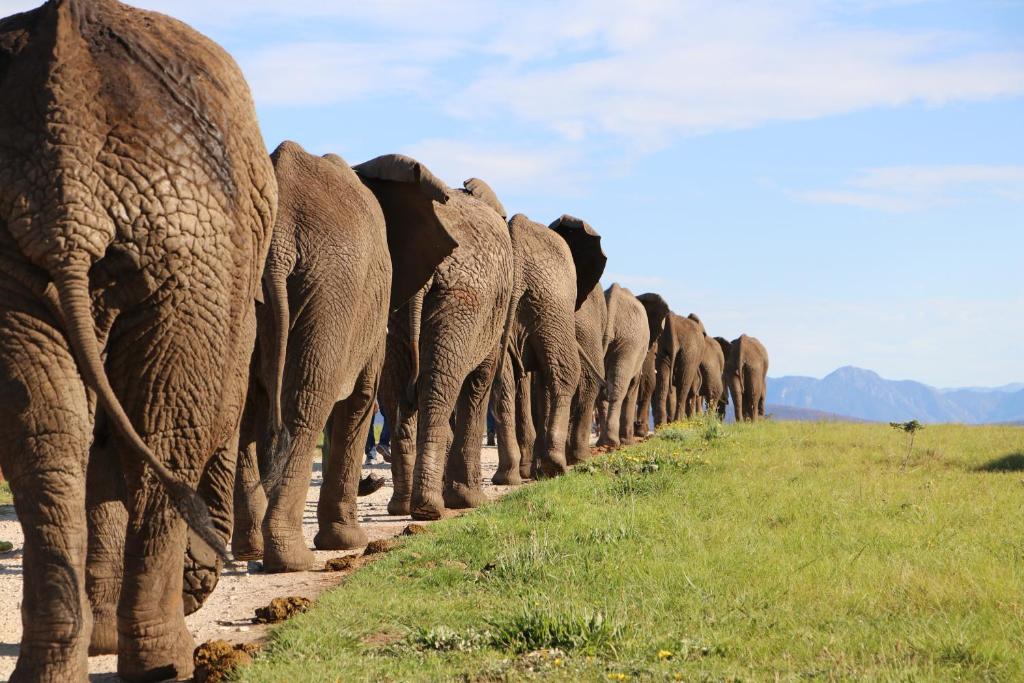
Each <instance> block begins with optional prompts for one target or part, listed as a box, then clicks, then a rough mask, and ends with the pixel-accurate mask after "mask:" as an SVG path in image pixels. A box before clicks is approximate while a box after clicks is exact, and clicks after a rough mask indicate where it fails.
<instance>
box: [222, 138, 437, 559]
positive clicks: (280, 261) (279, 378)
mask: <svg viewBox="0 0 1024 683" xmlns="http://www.w3.org/2000/svg"><path fill="white" fill-rule="evenodd" d="M271 158H272V160H273V163H274V170H275V172H276V174H277V178H278V185H279V188H280V206H279V211H278V219H277V225H276V227H275V229H274V238H273V241H272V243H271V248H270V253H269V254H268V256H267V267H266V274H265V276H264V281H265V283H266V290H267V295H266V299H267V302H266V304H267V305H266V306H263V307H261V308H260V314H259V316H258V318H259V344H258V346H259V349H260V351H261V358H260V362H259V363H257V369H256V373H255V374H256V376H257V377H256V378H254V387H253V393H254V394H257V390H258V389H259V388H265V389H266V393H267V397H268V399H269V401H268V403H269V405H266V406H262V410H260V408H261V406H259V405H258V403H259V402H258V401H256V400H252V399H253V398H254V397H253V396H251V397H250V399H251V400H250V402H249V404H247V415H246V418H247V419H246V421H245V424H246V427H247V430H246V434H244V435H243V437H244V438H243V446H244V447H245V448H243V450H242V452H241V453H240V465H239V467H240V470H239V474H240V476H239V478H238V484H239V489H240V490H239V491H238V498H239V500H240V502H241V503H242V504H241V505H240V506H239V509H238V510H237V511H236V515H235V535H234V539H233V543H232V546H233V550H234V551H235V554H236V557H241V558H247V559H254V558H257V557H261V556H262V558H263V565H264V567H265V568H266V569H267V570H268V571H299V570H304V569H309V568H310V567H311V566H312V563H313V554H312V552H310V550H309V548H308V547H307V545H306V541H305V539H304V538H303V534H302V517H303V513H304V512H305V504H306V493H307V491H308V489H309V481H310V475H311V467H312V457H313V452H314V450H315V448H316V440H317V437H318V436H319V434H320V431H321V428H322V427H323V425H324V423H325V422H327V418H328V416H330V417H331V419H330V424H331V439H330V444H331V450H330V453H328V454H326V457H325V458H324V482H323V486H322V487H321V489H320V499H319V503H318V506H317V517H318V521H319V530H318V533H317V535H316V538H315V539H314V544H315V545H316V547H317V548H319V549H321V550H342V549H351V548H356V547H360V546H362V545H365V544H366V541H367V538H366V534H365V532H364V531H363V530H362V529H361V528H360V527H359V521H358V518H357V516H356V496H357V492H358V485H359V476H360V471H361V465H362V444H363V440H364V439H365V436H366V432H367V429H368V428H369V423H370V419H371V416H372V414H373V401H374V397H375V395H376V392H377V383H378V379H379V377H380V372H381V367H382V365H383V362H384V349H385V339H386V333H387V318H388V313H389V311H390V310H391V309H392V308H394V307H396V306H398V305H401V304H402V303H404V302H405V301H406V300H407V299H408V298H409V297H410V296H412V295H413V294H414V293H415V292H416V291H417V290H418V289H420V288H421V287H422V286H423V284H424V283H425V282H426V281H427V280H428V279H429V277H430V276H431V274H432V273H433V270H434V268H435V267H436V266H437V264H438V263H440V261H441V260H442V259H443V258H444V257H445V256H447V255H448V254H450V253H451V251H452V250H453V249H454V248H455V241H454V239H453V238H452V237H451V235H450V234H449V233H448V231H447V230H446V229H445V227H444V225H443V223H442V221H440V220H439V219H438V218H437V217H436V215H435V214H434V203H435V201H437V200H440V201H441V202H444V201H446V198H445V196H444V195H443V194H442V193H440V192H439V191H438V188H437V187H436V185H435V184H434V183H432V182H430V179H429V178H428V179H420V181H416V182H411V183H401V184H399V185H398V187H397V189H396V191H397V192H401V193H403V194H404V195H405V196H407V197H408V199H409V201H410V203H411V204H412V205H414V206H415V208H416V210H417V211H420V212H422V217H423V220H422V221H419V222H412V221H407V222H403V223H399V224H395V223H392V225H390V226H387V225H386V223H385V218H384V212H383V211H382V209H381V207H380V205H379V203H378V201H377V198H376V196H375V195H374V194H373V192H371V191H370V190H369V189H368V188H367V187H366V186H365V185H364V184H363V183H362V182H361V180H360V179H359V177H358V176H357V175H356V174H355V173H354V172H353V170H352V169H351V168H349V166H348V164H346V163H345V161H344V160H343V159H342V158H341V157H339V156H337V155H333V154H331V155H327V156H326V157H317V156H314V155H311V154H309V153H308V152H306V151H305V150H303V149H302V148H301V147H300V146H299V145H297V144H295V143H293V142H284V143H282V144H281V145H280V146H279V147H278V148H277V149H276V150H275V151H274V153H273V154H272V155H271ZM424 180H426V182H422V181H424ZM392 264H394V266H393V265H392ZM257 379H258V381H255V380H257ZM256 384H258V385H259V386H258V387H257V386H255V385H256ZM250 411H251V412H253V413H255V414H250ZM268 417H269V421H270V422H271V423H272V424H273V423H275V422H280V423H282V424H283V426H284V428H285V429H286V430H287V431H286V433H288V434H290V435H291V441H290V444H289V445H288V446H287V448H285V449H283V450H281V449H276V448H273V447H272V444H271V443H270V442H269V441H268V439H266V438H262V439H260V444H259V448H258V450H259V460H260V463H261V465H262V467H261V468H260V469H262V470H263V472H264V476H265V479H266V484H267V489H268V499H269V500H268V505H267V509H266V513H265V514H263V510H262V509H261V507H262V506H261V505H260V501H259V491H258V489H257V490H255V491H253V490H252V487H251V485H249V486H248V490H246V489H247V487H246V486H244V483H246V482H251V481H253V480H254V479H258V477H256V476H254V475H252V474H247V470H249V471H251V470H253V469H254V465H255V463H253V462H252V458H251V451H252V448H251V444H252V442H253V441H254V440H256V439H257V438H258V437H259V436H260V435H259V434H257V433H254V428H256V427H257V426H259V425H263V424H265V423H266V422H267V421H268V420H267V418H268ZM261 518H262V519H261Z"/></svg>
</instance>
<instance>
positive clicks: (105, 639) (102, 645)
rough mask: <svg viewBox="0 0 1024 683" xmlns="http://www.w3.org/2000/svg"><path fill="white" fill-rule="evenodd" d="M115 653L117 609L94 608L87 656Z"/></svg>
mask: <svg viewBox="0 0 1024 683" xmlns="http://www.w3.org/2000/svg"><path fill="white" fill-rule="evenodd" d="M116 654H117V609H116V608H115V607H113V606H112V607H111V608H110V609H102V610H95V611H93V613H92V633H91V634H90V636H89V656H90V657H96V656H98V655H116Z"/></svg>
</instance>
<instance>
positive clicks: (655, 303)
mask: <svg viewBox="0 0 1024 683" xmlns="http://www.w3.org/2000/svg"><path fill="white" fill-rule="evenodd" d="M637 299H639V300H640V303H642V304H643V305H644V310H645V311H647V324H648V326H649V328H650V332H651V338H650V340H649V341H648V342H647V348H651V347H652V346H653V345H654V342H656V341H657V340H658V337H660V336H661V331H662V330H663V329H665V321H666V320H668V302H667V301H665V300H664V299H663V298H661V295H660V294H654V293H653V292H648V293H647V294H641V295H640V296H638V297H637Z"/></svg>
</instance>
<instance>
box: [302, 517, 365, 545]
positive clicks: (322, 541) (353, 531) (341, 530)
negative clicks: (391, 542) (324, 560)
mask: <svg viewBox="0 0 1024 683" xmlns="http://www.w3.org/2000/svg"><path fill="white" fill-rule="evenodd" d="M368 541H369V539H368V538H367V537H366V532H365V531H363V530H362V528H361V527H360V526H359V524H339V523H331V524H325V525H323V526H321V527H320V531H319V532H318V533H317V535H316V538H314V539H313V545H315V546H316V548H317V550H352V549H354V548H362V547H363V546H364V545H366V544H367V542H368Z"/></svg>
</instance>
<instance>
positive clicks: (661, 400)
mask: <svg viewBox="0 0 1024 683" xmlns="http://www.w3.org/2000/svg"><path fill="white" fill-rule="evenodd" d="M656 362H657V373H656V375H655V380H654V405H653V406H652V412H653V413H654V427H655V429H657V428H658V427H660V426H661V425H663V424H665V423H666V422H669V421H671V419H672V413H673V409H672V408H673V407H672V405H671V404H672V400H671V394H672V369H673V368H672V356H670V355H668V353H659V354H658V357H657V359H656Z"/></svg>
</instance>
